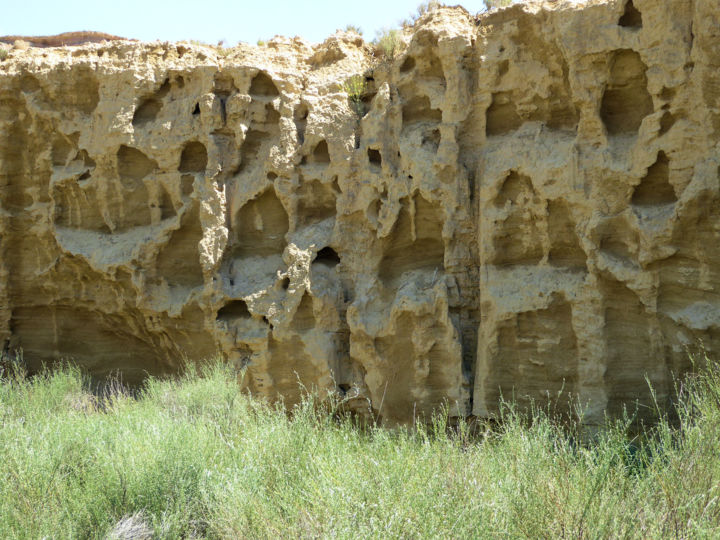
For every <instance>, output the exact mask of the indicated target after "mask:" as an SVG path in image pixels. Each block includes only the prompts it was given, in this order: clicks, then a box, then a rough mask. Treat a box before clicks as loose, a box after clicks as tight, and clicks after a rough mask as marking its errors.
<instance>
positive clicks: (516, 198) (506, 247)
mask: <svg viewBox="0 0 720 540" xmlns="http://www.w3.org/2000/svg"><path fill="white" fill-rule="evenodd" d="M494 205H495V207H496V208H498V209H503V210H504V211H505V212H507V214H506V216H505V217H504V218H503V219H502V221H500V222H498V223H497V225H496V227H495V229H494V231H493V248H494V252H495V253H494V256H493V258H492V260H491V262H492V264H495V265H497V266H511V265H536V264H538V263H539V262H540V261H541V260H542V258H543V247H542V233H541V231H540V229H539V223H540V222H541V221H542V220H543V216H544V214H545V212H546V210H545V208H544V206H543V205H542V202H541V200H540V198H539V197H538V195H537V193H536V191H535V188H534V187H533V184H532V180H531V179H530V177H528V176H525V175H522V174H519V173H518V172H517V171H511V172H510V173H509V174H508V176H507V177H506V178H505V180H504V181H503V184H502V187H501V188H500V192H499V193H498V196H497V198H496V199H495V201H494Z"/></svg>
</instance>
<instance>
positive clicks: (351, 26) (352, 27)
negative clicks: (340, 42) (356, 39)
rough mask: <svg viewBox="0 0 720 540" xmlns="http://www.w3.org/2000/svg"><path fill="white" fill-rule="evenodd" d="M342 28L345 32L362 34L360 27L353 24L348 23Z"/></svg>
mask: <svg viewBox="0 0 720 540" xmlns="http://www.w3.org/2000/svg"><path fill="white" fill-rule="evenodd" d="M343 30H344V31H345V32H352V33H355V34H357V35H358V36H362V35H363V31H362V28H360V27H359V26H355V25H354V24H348V25H347V26H346V27H345V28H344V29H343Z"/></svg>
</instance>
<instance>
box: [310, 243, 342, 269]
mask: <svg viewBox="0 0 720 540" xmlns="http://www.w3.org/2000/svg"><path fill="white" fill-rule="evenodd" d="M315 263H317V264H324V265H325V266H329V267H330V268H334V267H336V266H337V265H338V264H340V255H338V254H337V251H335V250H334V249H333V248H331V247H330V246H326V247H324V248H322V249H321V250H320V251H318V252H317V255H315V259H313V264H315Z"/></svg>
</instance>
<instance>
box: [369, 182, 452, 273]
mask: <svg viewBox="0 0 720 540" xmlns="http://www.w3.org/2000/svg"><path fill="white" fill-rule="evenodd" d="M414 206H415V215H414V216H412V215H411V213H410V204H409V201H407V200H405V201H404V202H403V204H402V208H401V210H400V213H399V215H398V219H397V221H396V222H395V225H394V226H393V229H392V231H391V233H390V235H389V236H388V238H387V239H386V241H385V245H384V249H383V252H384V255H383V258H382V260H381V262H380V267H379V269H378V277H379V278H380V280H381V281H382V282H383V283H384V284H385V285H386V286H395V285H397V284H398V280H399V279H400V278H401V277H402V275H403V274H404V273H405V272H410V271H422V272H423V273H424V274H425V276H426V278H427V279H428V281H430V280H432V282H431V283H428V285H431V286H432V285H434V282H435V281H436V280H437V279H438V276H439V275H441V274H442V272H443V271H444V269H445V244H444V242H443V238H442V229H443V223H444V217H443V212H442V209H441V208H440V206H439V204H438V203H435V202H429V201H427V200H426V199H425V197H423V196H422V195H420V194H417V195H416V196H415V200H414ZM413 233H414V234H413Z"/></svg>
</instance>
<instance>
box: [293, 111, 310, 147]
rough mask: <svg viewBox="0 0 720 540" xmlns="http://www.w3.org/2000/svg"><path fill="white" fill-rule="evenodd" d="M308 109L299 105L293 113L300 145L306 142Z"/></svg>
mask: <svg viewBox="0 0 720 540" xmlns="http://www.w3.org/2000/svg"><path fill="white" fill-rule="evenodd" d="M308 113H309V110H308V107H307V105H305V104H301V105H299V106H298V107H297V108H296V109H295V112H294V113H293V120H294V121H295V130H296V131H297V140H298V144H302V143H304V142H305V128H306V127H307V117H308Z"/></svg>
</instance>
